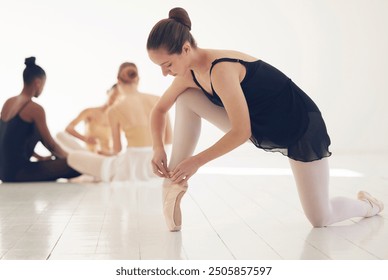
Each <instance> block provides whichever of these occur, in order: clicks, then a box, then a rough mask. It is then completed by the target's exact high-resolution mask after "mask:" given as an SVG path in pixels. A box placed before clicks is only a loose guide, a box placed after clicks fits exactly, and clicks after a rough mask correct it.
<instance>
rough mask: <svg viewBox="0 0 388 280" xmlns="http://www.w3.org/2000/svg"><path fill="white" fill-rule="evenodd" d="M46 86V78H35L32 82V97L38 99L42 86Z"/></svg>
mask: <svg viewBox="0 0 388 280" xmlns="http://www.w3.org/2000/svg"><path fill="white" fill-rule="evenodd" d="M45 84H46V77H42V78H36V79H35V81H34V87H35V94H34V97H36V98H38V97H39V96H40V95H41V94H42V91H43V88H44V85H45Z"/></svg>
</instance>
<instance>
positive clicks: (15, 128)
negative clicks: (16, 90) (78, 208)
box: [0, 57, 80, 182]
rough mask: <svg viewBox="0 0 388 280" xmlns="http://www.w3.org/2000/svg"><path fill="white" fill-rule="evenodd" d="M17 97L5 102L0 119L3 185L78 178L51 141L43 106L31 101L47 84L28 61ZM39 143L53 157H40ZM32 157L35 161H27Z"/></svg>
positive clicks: (39, 69)
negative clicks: (36, 148) (39, 142)
mask: <svg viewBox="0 0 388 280" xmlns="http://www.w3.org/2000/svg"><path fill="white" fill-rule="evenodd" d="M25 64H26V69H25V70H24V72H23V81H24V87H23V90H22V92H21V93H20V95H18V96H14V97H11V98H10V99H8V100H7V101H6V102H5V104H4V106H3V108H2V110H1V119H0V180H2V181H3V182H28V181H30V182H32V181H54V180H56V179H59V178H73V177H76V176H79V175H80V174H79V173H78V172H76V171H75V170H73V169H72V168H70V167H69V166H68V165H67V163H66V156H67V154H66V152H64V151H63V150H62V149H61V148H60V146H59V145H58V144H57V143H56V142H55V141H54V139H53V138H52V137H51V134H50V132H49V130H48V127H47V124H46V117H45V112H44V109H43V108H42V106H40V105H38V104H36V103H35V102H33V101H32V100H31V99H32V97H36V98H37V97H39V95H40V94H41V93H42V90H43V87H44V84H45V82H46V74H45V72H44V70H43V69H42V68H41V67H40V66H38V65H36V64H35V57H30V58H27V59H26V61H25ZM38 141H41V142H42V143H43V145H44V146H45V147H46V148H47V149H48V150H49V151H50V152H51V153H52V154H53V156H49V157H42V156H39V155H38V154H36V153H35V151H34V149H35V146H36V144H37V143H38ZM31 157H35V158H36V159H37V161H36V162H32V161H30V158H31Z"/></svg>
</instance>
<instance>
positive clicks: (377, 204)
mask: <svg viewBox="0 0 388 280" xmlns="http://www.w3.org/2000/svg"><path fill="white" fill-rule="evenodd" d="M357 198H358V199H359V200H363V201H365V202H368V203H369V204H370V205H371V206H372V208H371V209H370V210H368V212H367V213H366V217H372V216H374V215H377V214H378V213H380V212H381V211H383V209H384V203H383V202H382V201H380V200H378V199H376V198H374V197H373V196H371V195H370V194H369V193H368V192H365V191H360V192H358V194H357ZM376 207H377V208H378V209H377V212H376Z"/></svg>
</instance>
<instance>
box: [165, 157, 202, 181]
mask: <svg viewBox="0 0 388 280" xmlns="http://www.w3.org/2000/svg"><path fill="white" fill-rule="evenodd" d="M200 167H201V166H200V164H199V162H198V161H197V159H196V158H195V157H189V158H188V159H185V160H183V161H182V162H181V163H179V164H178V165H177V167H175V169H174V170H173V171H172V173H171V176H170V179H171V181H172V182H173V183H174V184H179V183H181V182H183V181H187V180H189V179H190V177H191V176H193V175H194V174H195V173H196V172H197V170H198V168H200Z"/></svg>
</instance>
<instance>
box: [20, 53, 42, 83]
mask: <svg viewBox="0 0 388 280" xmlns="http://www.w3.org/2000/svg"><path fill="white" fill-rule="evenodd" d="M24 64H25V65H26V68H25V69H24V71H23V82H24V83H25V84H26V85H30V84H31V83H32V82H33V81H34V80H35V79H36V78H43V77H46V72H44V70H43V68H42V67H40V66H39V65H36V64H35V57H34V56H31V57H28V58H26V59H25V61H24Z"/></svg>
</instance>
